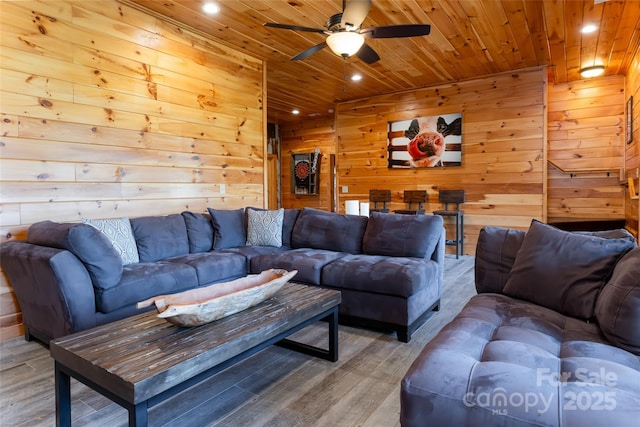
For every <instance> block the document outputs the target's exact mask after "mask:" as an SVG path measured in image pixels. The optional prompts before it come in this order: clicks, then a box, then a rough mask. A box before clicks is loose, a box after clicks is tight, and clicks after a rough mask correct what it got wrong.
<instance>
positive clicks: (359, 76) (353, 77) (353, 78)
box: [351, 74, 362, 82]
mask: <svg viewBox="0 0 640 427" xmlns="http://www.w3.org/2000/svg"><path fill="white" fill-rule="evenodd" d="M360 80H362V75H361V74H354V75H353V76H351V81H354V82H359V81H360Z"/></svg>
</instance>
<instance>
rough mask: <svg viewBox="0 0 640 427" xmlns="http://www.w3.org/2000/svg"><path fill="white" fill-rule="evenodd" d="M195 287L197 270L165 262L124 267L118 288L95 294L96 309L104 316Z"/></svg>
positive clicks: (100, 290)
mask: <svg viewBox="0 0 640 427" xmlns="http://www.w3.org/2000/svg"><path fill="white" fill-rule="evenodd" d="M196 286H198V277H197V275H196V270H195V269H193V268H192V267H190V266H188V265H186V264H178V263H172V262H166V261H158V262H142V263H138V264H130V265H126V266H125V267H124V270H123V273H122V278H121V280H120V282H118V284H117V285H116V286H114V287H112V288H109V289H99V290H97V291H96V306H97V308H98V310H100V311H101V312H103V313H109V312H110V311H113V310H116V309H118V308H120V307H124V306H128V305H131V304H135V303H137V302H139V301H142V300H146V299H148V298H151V297H153V296H155V295H162V294H171V293H175V292H180V291H184V290H187V289H192V288H195V287H196Z"/></svg>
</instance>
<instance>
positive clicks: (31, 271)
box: [0, 241, 96, 344]
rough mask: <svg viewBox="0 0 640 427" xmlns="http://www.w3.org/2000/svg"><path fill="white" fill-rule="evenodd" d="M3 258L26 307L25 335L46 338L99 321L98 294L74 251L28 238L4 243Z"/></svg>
mask: <svg viewBox="0 0 640 427" xmlns="http://www.w3.org/2000/svg"><path fill="white" fill-rule="evenodd" d="M0 260H1V263H2V269H3V271H4V272H5V274H6V276H7V278H8V279H9V283H10V284H11V286H12V287H13V289H14V291H15V294H16V297H17V299H18V304H19V305H20V309H21V310H22V319H23V323H24V327H25V336H26V337H27V338H29V337H30V336H31V335H33V336H35V337H36V338H38V339H40V340H42V341H44V342H45V343H46V344H48V341H49V340H50V339H52V338H57V337H60V336H64V335H67V334H70V333H72V332H75V331H78V330H82V329H87V328H91V327H93V326H95V325H96V314H95V294H94V290H93V285H92V283H91V278H90V277H89V273H88V272H87V270H86V268H85V267H84V265H83V264H82V262H81V261H80V260H79V259H78V258H76V256H75V255H73V254H72V253H71V252H69V251H66V250H64V249H55V248H50V247H46V246H39V245H33V244H30V243H25V242H18V241H12V242H7V243H4V244H3V245H1V246H0Z"/></svg>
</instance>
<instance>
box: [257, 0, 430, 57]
mask: <svg viewBox="0 0 640 427" xmlns="http://www.w3.org/2000/svg"><path fill="white" fill-rule="evenodd" d="M371 1H372V0H350V1H349V2H347V1H346V0H342V13H337V14H335V15H333V16H331V17H329V19H328V21H327V28H326V29H322V28H310V27H301V26H299V25H288V24H278V23H275V22H267V23H265V24H264V25H265V26H267V27H272V28H281V29H285V30H294V31H307V32H311V33H321V34H326V35H327V36H328V37H327V39H326V40H325V41H323V42H322V43H319V44H317V45H315V46H313V47H311V48H309V49H307V50H304V51H302V52H300V53H299V54H297V55H296V56H294V57H292V58H291V60H292V61H299V60H301V59H305V58H308V57H309V56H311V55H313V54H314V53H316V52H318V51H320V50H322V49H324V48H325V47H327V46H329V48H330V49H331V50H332V51H333V52H334V53H335V54H336V55H338V56H341V57H343V58H347V57H349V56H351V55H354V54H355V55H357V56H358V58H360V59H361V60H363V61H364V62H366V63H367V64H373V63H374V62H376V61H378V60H379V59H380V56H378V54H377V53H376V51H375V50H373V49H372V48H371V46H369V45H368V44H367V43H365V38H370V39H388V38H396V37H414V36H426V35H428V34H429V33H430V32H431V26H430V25H428V24H406V25H383V26H379V27H369V28H361V25H362V22H363V21H364V20H365V18H366V17H367V14H368V13H369V9H370V8H371Z"/></svg>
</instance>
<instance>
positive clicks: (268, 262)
mask: <svg viewBox="0 0 640 427" xmlns="http://www.w3.org/2000/svg"><path fill="white" fill-rule="evenodd" d="M250 209H251V210H253V211H255V212H259V211H263V212H264V211H265V210H263V209H256V208H247V210H246V211H245V209H238V210H214V209H209V214H201V213H194V212H183V213H181V214H173V215H167V216H149V217H141V218H133V219H131V220H130V221H125V223H126V224H127V226H128V224H129V223H130V226H131V234H132V235H133V236H132V237H131V238H132V239H135V247H136V248H137V254H138V259H137V260H136V261H137V262H131V263H128V262H123V258H121V254H120V253H119V252H118V251H117V250H116V249H115V247H114V246H113V245H112V242H111V241H110V240H109V238H107V237H106V234H105V233H103V232H102V231H99V230H98V229H96V228H94V227H93V226H91V225H89V224H84V223H83V224H79V223H55V222H51V221H44V222H40V223H36V224H33V225H32V226H31V227H30V228H29V230H28V233H27V239H26V241H12V242H6V243H4V244H2V245H1V246H0V262H1V263H2V268H3V270H4V272H5V274H6V276H7V278H8V279H9V282H10V283H11V285H12V286H13V288H14V290H15V293H16V296H17V299H18V303H19V305H20V308H21V310H22V317H23V324H24V327H25V337H26V338H27V339H30V338H31V337H35V338H38V339H40V340H41V341H43V342H45V343H47V342H48V341H49V340H50V339H52V338H57V337H60V336H63V335H67V334H70V333H73V332H77V331H81V330H84V329H88V328H91V327H94V326H96V325H100V324H104V323H107V322H110V321H114V320H117V319H121V318H123V317H127V316H131V315H134V314H137V313H139V311H138V310H136V308H135V304H136V303H137V302H138V301H141V300H145V299H147V298H150V297H152V296H155V295H160V294H167V293H174V292H180V291H184V290H187V289H192V288H194V287H198V286H208V285H211V284H215V283H220V282H225V281H229V280H233V279H236V278H239V277H243V276H245V275H247V274H250V273H259V272H260V271H262V270H265V269H269V268H284V269H287V270H293V269H296V270H298V274H297V275H296V277H295V278H294V280H295V281H298V282H302V283H307V284H311V285H317V286H323V287H329V288H333V289H338V290H340V291H342V304H341V306H340V319H341V322H343V323H355V324H361V325H365V326H372V327H382V328H385V329H390V330H394V331H397V333H398V339H399V340H401V341H405V342H408V341H409V340H410V339H411V333H412V332H413V331H414V330H415V329H416V328H417V327H418V326H420V325H421V324H422V322H423V321H424V320H425V318H426V317H427V316H428V314H429V313H430V312H431V311H432V310H437V309H438V307H439V303H440V294H441V289H442V280H443V270H444V243H445V240H444V227H443V223H442V219H441V218H440V217H438V216H431V215H426V216H425V215H422V216H413V215H393V214H380V213H372V215H371V217H370V218H369V217H363V216H353V215H340V214H336V213H331V212H325V211H320V210H316V209H303V210H296V209H284V210H282V211H283V214H282V218H281V225H280V227H281V228H280V229H281V230H282V231H281V235H280V234H279V233H280V231H278V236H277V237H278V238H279V239H278V240H279V243H281V245H273V246H268V245H247V244H246V242H247V228H248V225H247V215H248V212H249V210H250ZM271 212H273V211H271ZM124 220H126V218H125V219H124Z"/></svg>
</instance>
